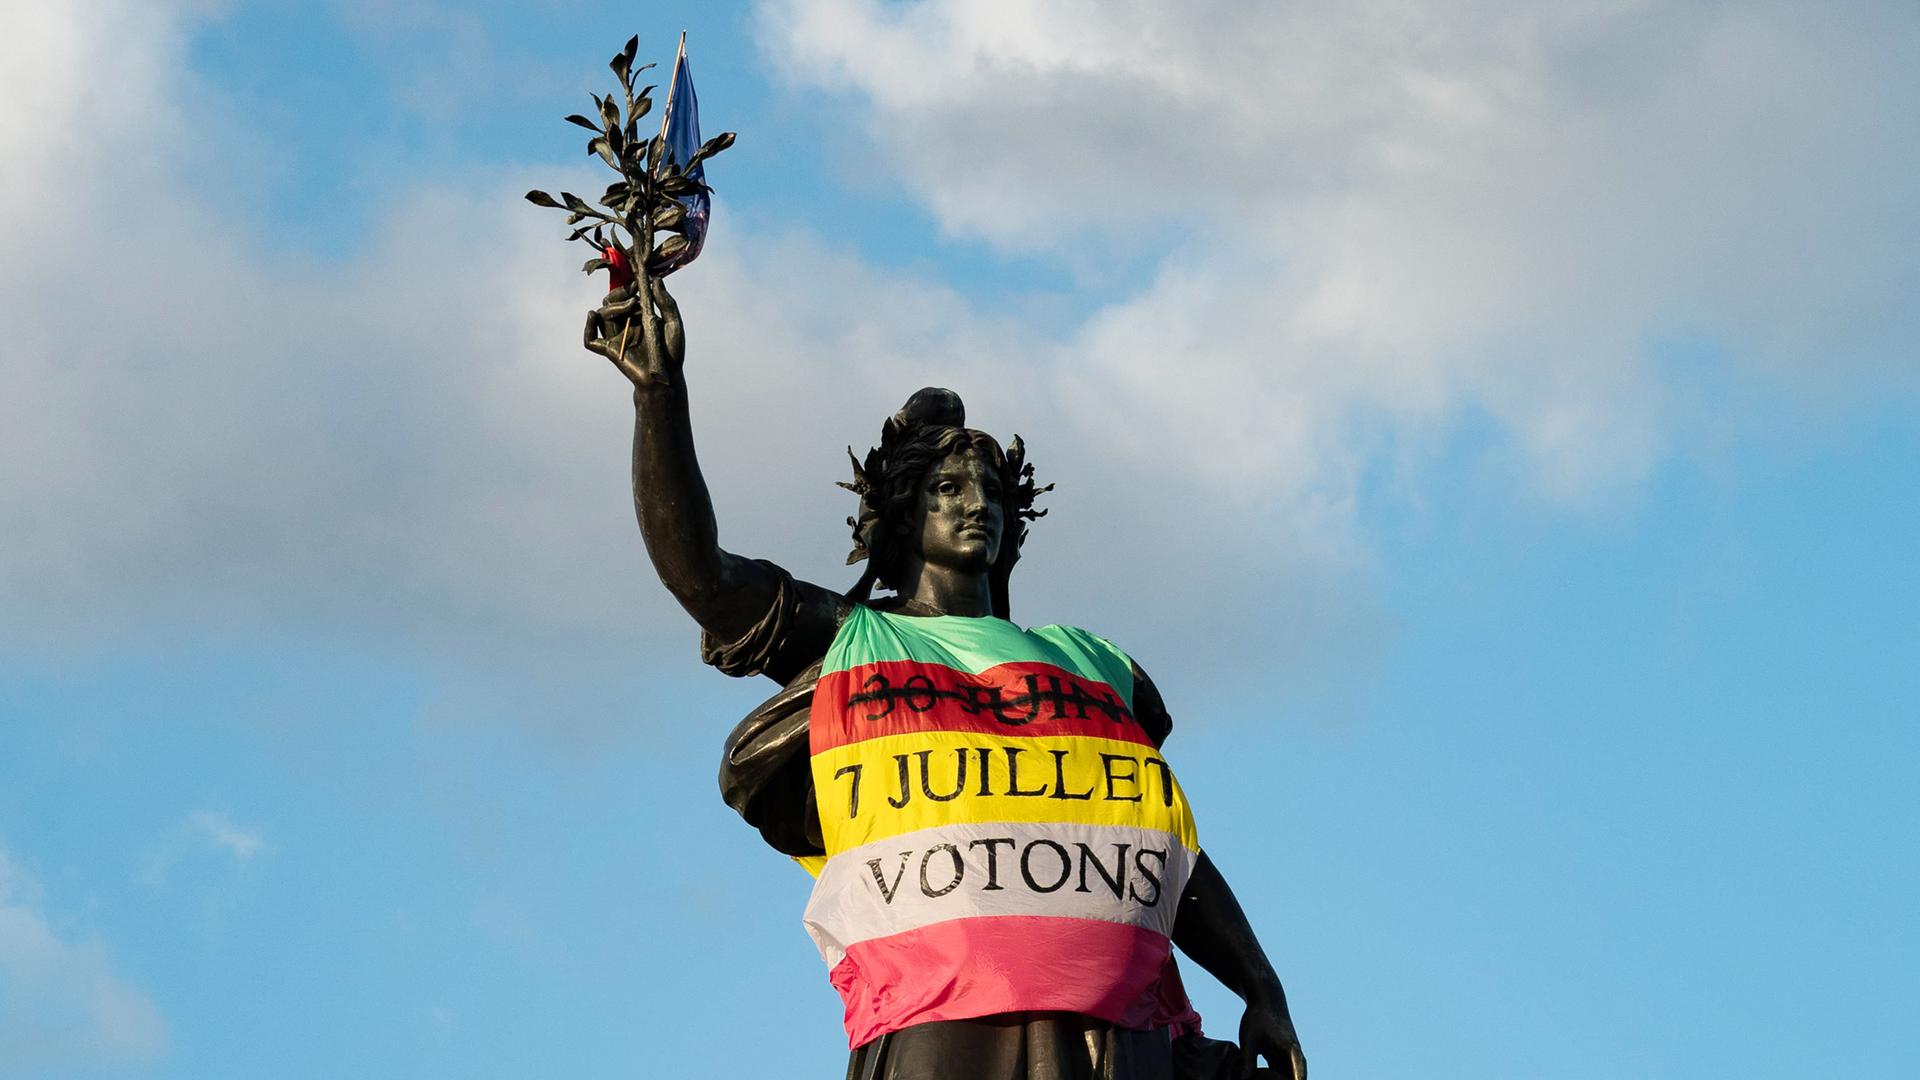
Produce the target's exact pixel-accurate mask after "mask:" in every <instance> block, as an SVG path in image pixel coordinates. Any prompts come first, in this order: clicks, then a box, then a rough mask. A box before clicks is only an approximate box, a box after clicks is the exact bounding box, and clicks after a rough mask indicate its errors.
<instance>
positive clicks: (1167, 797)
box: [1147, 757, 1173, 806]
mask: <svg viewBox="0 0 1920 1080" xmlns="http://www.w3.org/2000/svg"><path fill="white" fill-rule="evenodd" d="M1147 764H1148V765H1152V766H1154V767H1156V768H1158V769H1159V770H1160V799H1161V801H1162V802H1164V803H1166V804H1167V805H1168V806H1172V805H1173V770H1172V769H1169V768H1167V763H1166V762H1165V761H1163V760H1161V759H1160V758H1157V757H1150V758H1148V759H1147Z"/></svg>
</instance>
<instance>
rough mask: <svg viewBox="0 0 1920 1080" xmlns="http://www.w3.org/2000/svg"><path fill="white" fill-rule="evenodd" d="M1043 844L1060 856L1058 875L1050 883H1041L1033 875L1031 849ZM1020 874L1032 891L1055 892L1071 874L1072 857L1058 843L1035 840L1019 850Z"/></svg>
mask: <svg viewBox="0 0 1920 1080" xmlns="http://www.w3.org/2000/svg"><path fill="white" fill-rule="evenodd" d="M1043 845H1044V846H1045V847H1047V848H1050V849H1051V850H1052V851H1053V853H1054V854H1055V855H1058V856H1059V857H1060V877H1059V879H1058V880H1056V881H1055V882H1054V883H1053V884H1051V885H1042V884H1040V883H1039V882H1038V881H1035V880H1034V877H1033V849H1034V848H1037V847H1041V846H1043ZM1020 876H1021V878H1023V879H1025V881H1026V883H1027V888H1029V889H1032V890H1033V891H1034V892H1046V893H1050V892H1057V891H1058V890H1059V888H1060V886H1062V885H1065V884H1066V883H1067V879H1068V878H1070V877H1072V876H1073V859H1072V858H1070V857H1069V856H1068V855H1067V849H1066V848H1063V847H1061V846H1060V845H1059V844H1056V843H1054V842H1053V841H1051V840H1035V841H1032V842H1031V843H1029V844H1028V845H1027V846H1026V847H1025V848H1022V849H1021V851H1020Z"/></svg>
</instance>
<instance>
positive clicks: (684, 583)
mask: <svg viewBox="0 0 1920 1080" xmlns="http://www.w3.org/2000/svg"><path fill="white" fill-rule="evenodd" d="M635 290H638V292H639V293H641V294H642V295H644V296H646V297H647V299H645V300H641V299H636V298H635ZM585 344H586V347H587V348H588V349H590V350H592V351H593V352H596V353H599V354H600V355H602V356H605V357H607V358H608V359H609V360H612V361H613V363H614V366H615V367H617V368H619V369H620V372H621V374H623V375H625V376H627V378H628V379H629V380H630V381H631V382H632V383H633V387H634V389H633V404H634V432H633V507H634V512H635V514H636V515H637V516H638V517H639V519H640V535H641V537H642V538H643V539H644V540H645V542H646V547H647V555H648V556H649V557H650V558H651V559H652V560H653V568H654V572H655V573H657V574H659V576H660V581H661V582H662V583H663V584H665V585H666V587H667V589H668V591H670V592H672V593H673V595H674V598H675V599H676V600H678V601H680V606H682V607H684V608H686V609H687V613H688V614H689V615H692V616H693V619H694V621H695V622H697V623H699V624H700V627H701V629H703V630H705V631H706V632H707V633H708V634H709V635H711V636H712V637H713V638H714V639H717V640H719V641H722V642H729V641H734V640H736V639H738V638H740V637H741V636H742V635H744V634H746V633H747V632H748V631H750V630H753V629H754V628H755V627H756V626H758V625H760V624H761V623H762V622H763V621H764V620H765V619H766V618H767V617H768V613H769V609H771V608H772V607H773V606H774V605H775V604H776V602H778V601H779V600H781V599H782V589H781V584H782V579H783V577H784V576H785V575H784V572H783V571H781V570H780V569H778V568H777V567H774V566H773V565H772V564H769V563H765V562H760V561H758V560H754V559H746V558H742V557H740V556H738V555H735V554H733V553H732V552H729V551H726V550H725V549H723V548H721V546H720V535H719V526H718V525H717V524H716V523H715V521H714V516H713V499H712V497H711V496H709V495H708V493H707V482H706V478H705V477H704V476H703V475H702V474H701V472H700V461H699V458H698V456H697V455H696V454H695V452H694V446H693V422H692V418H691V416H690V414H689V411H688V405H687V388H686V380H685V378H684V373H683V362H684V360H685V357H686V334H685V331H684V329H683V326H682V324H681V321H680V310H679V307H678V305H676V304H675V303H674V300H673V297H672V296H671V295H669V294H668V293H667V290H666V287H665V286H664V285H663V284H661V282H660V280H659V279H658V278H653V277H650V276H649V275H645V274H643V275H642V277H641V279H640V281H639V282H638V283H637V285H636V286H634V287H632V288H621V289H616V290H614V291H613V292H611V293H608V294H607V303H606V304H605V305H604V306H602V307H601V308H600V310H598V311H595V312H593V313H592V314H591V315H589V316H588V318H587V328H586V340H585ZM830 595H831V594H827V593H826V592H825V590H821V589H807V590H805V591H804V592H803V593H802V594H801V599H800V602H798V603H797V604H796V610H794V611H793V612H791V613H790V615H791V618H790V619H789V620H788V621H789V624H790V625H789V628H788V630H787V633H786V636H787V637H788V638H789V639H790V642H791V643H790V647H789V650H790V651H791V652H792V653H793V654H794V655H804V654H806V653H809V652H812V653H813V654H814V658H817V657H818V655H820V654H824V653H825V651H826V647H827V644H828V643H829V642H830V641H831V640H832V635H833V630H834V628H835V627H837V625H838V622H839V618H840V616H841V615H842V614H843V612H841V611H839V610H837V609H836V607H835V605H834V604H833V603H832V602H831V601H826V600H823V599H822V597H824V596H830ZM814 639H819V640H818V641H815V640H814ZM770 673H771V672H770Z"/></svg>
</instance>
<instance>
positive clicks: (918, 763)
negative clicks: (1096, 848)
mask: <svg viewBox="0 0 1920 1080" xmlns="http://www.w3.org/2000/svg"><path fill="white" fill-rule="evenodd" d="M1056 752H1059V756H1056ZM983 753H984V755H985V762H986V770H985V772H986V777H985V789H986V792H987V794H984V795H983V794H981V790H982V775H981V774H982V768H981V766H982V755H983ZM1010 754H1011V757H1009V755H1010ZM1102 755H1107V756H1106V757H1104V758H1103V757H1102ZM963 760H964V762H965V765H964V768H965V770H966V776H965V782H964V783H960V780H961V777H960V775H959V773H960V770H961V768H962V765H961V762H962V761H963ZM1009 761H1011V762H1012V763H1013V764H1014V765H1015V766H1017V772H1016V771H1015V770H1014V769H1010V768H1009ZM903 764H904V767H905V769H906V772H905V776H906V788H905V792H904V794H903V793H902V788H901V775H902V774H901V768H902V766H903ZM923 770H924V773H925V775H924V776H923V775H922V773H923ZM1015 782H1017V784H1018V789H1019V790H1020V791H1021V792H1023V793H1025V794H1018V795H1016V794H1013V793H1012V785H1013V784H1014V783H1015ZM813 784H814V793H815V795H816V797H817V798H818V801H819V805H820V831H821V835H822V837H823V839H824V840H825V842H826V849H827V854H829V855H837V854H839V853H840V852H842V851H845V850H847V849H848V848H856V847H859V846H860V845H862V844H868V843H872V842H873V841H875V840H882V839H885V838H887V837H889V836H897V835H899V834H901V833H907V832H914V831H916V830H919V829H929V828H933V827H934V826H936V825H958V824H987V823H991V822H998V821H1007V822H1049V821H1064V822H1077V823H1080V824H1085V825H1131V826H1136V827H1139V828H1145V829H1157V830H1160V831H1162V832H1167V833H1171V834H1173V836H1174V837H1175V838H1177V839H1178V840H1179V841H1180V843H1181V844H1182V845H1183V846H1184V847H1186V848H1187V849H1188V850H1189V851H1198V850H1200V845H1199V840H1198V838H1197V837H1196V835H1195V832H1194V826H1193V813H1192V811H1191V810H1190V809H1189V808H1188V806H1187V798H1186V795H1185V793H1183V792H1182V791H1181V790H1180V782H1179V781H1178V780H1177V779H1175V778H1174V777H1173V774H1172V771H1171V770H1170V769H1168V768H1167V766H1166V762H1165V759H1164V758H1162V757H1161V756H1160V752H1159V751H1158V750H1155V749H1154V748H1152V747H1150V746H1142V745H1140V744H1139V743H1132V742H1121V741H1119V740H1117V739H1097V738H1092V737H1090V736H1050V737H1042V738H1014V737H1009V736H1005V735H998V734H985V733H977V732H960V731H930V732H916V733H911V734H906V735H888V736H884V737H882V738H878V739H867V740H865V741H864V742H857V743H850V744H848V745H846V746H837V747H834V748H833V749H831V750H828V751H826V752H824V753H820V754H816V755H814V757H813ZM856 789H857V791H856ZM956 790H957V791H958V794H957V795H954V797H952V798H951V799H949V800H946V801H941V800H938V799H934V798H929V797H928V795H927V793H928V792H929V791H931V792H932V793H933V794H934V795H953V793H954V792H955V791H956ZM856 794H857V803H856ZM1063 794H1064V796H1067V797H1063ZM896 802H897V803H899V804H900V805H898V806H896V805H894V804H895V803H896Z"/></svg>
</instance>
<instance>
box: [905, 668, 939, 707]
mask: <svg viewBox="0 0 1920 1080" xmlns="http://www.w3.org/2000/svg"><path fill="white" fill-rule="evenodd" d="M901 690H902V691H903V692H904V693H905V695H906V699H907V709H908V711H910V712H917V713H923V712H926V711H927V710H928V709H931V708H933V706H934V705H935V703H937V702H938V701H939V700H940V699H941V697H943V696H944V695H942V694H941V693H939V692H938V691H936V690H935V689H934V688H933V680H932V679H930V678H928V677H927V676H925V675H910V676H908V677H907V683H906V685H905V686H904V687H902V688H901Z"/></svg>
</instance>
